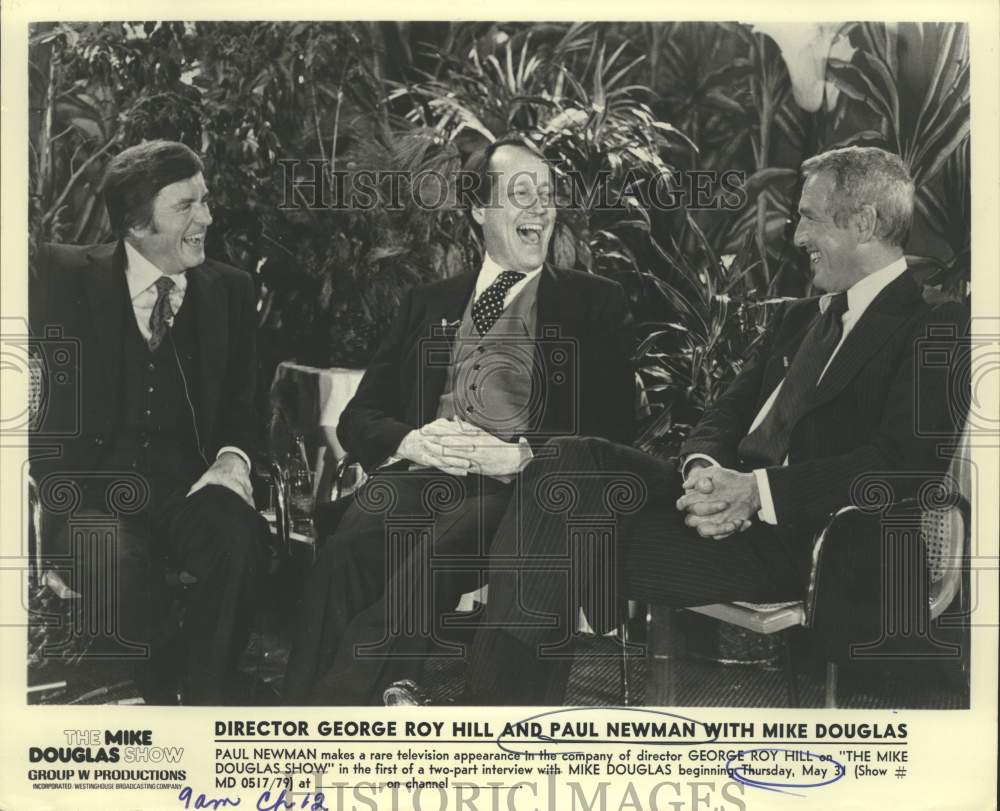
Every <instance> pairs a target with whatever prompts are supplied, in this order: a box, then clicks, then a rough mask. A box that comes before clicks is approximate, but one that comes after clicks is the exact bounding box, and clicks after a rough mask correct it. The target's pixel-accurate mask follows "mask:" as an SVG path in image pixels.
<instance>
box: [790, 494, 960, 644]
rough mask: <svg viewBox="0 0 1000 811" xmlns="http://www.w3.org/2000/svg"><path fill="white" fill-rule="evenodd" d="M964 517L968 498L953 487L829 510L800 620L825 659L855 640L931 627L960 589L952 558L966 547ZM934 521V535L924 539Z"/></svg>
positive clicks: (957, 568)
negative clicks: (933, 538) (816, 639)
mask: <svg viewBox="0 0 1000 811" xmlns="http://www.w3.org/2000/svg"><path fill="white" fill-rule="evenodd" d="M968 516H969V505H968V502H967V501H966V500H965V499H964V498H963V497H962V496H960V495H958V494H956V493H944V494H938V493H934V494H931V493H928V494H927V495H926V497H924V498H906V499H901V500H899V501H895V502H892V503H887V504H884V505H875V506H873V507H871V508H867V507H865V508H859V507H856V506H851V507H846V508H844V509H841V510H839V511H837V512H836V513H834V514H832V515H831V516H830V518H829V519H828V521H827V523H826V524H825V525H824V526H823V527H822V529H820V531H819V532H817V533H816V535H815V536H814V538H813V545H812V567H811V571H810V576H809V585H808V589H807V592H806V597H805V601H804V603H805V622H804V625H805V626H806V627H809V628H813V629H814V630H815V631H817V633H818V635H819V637H820V638H822V639H823V640H824V642H825V644H827V645H828V657H827V658H828V660H830V661H836V660H839V659H841V658H843V657H844V656H845V653H846V652H848V651H849V650H850V648H851V645H853V644H854V643H862V644H864V643H874V642H876V641H879V640H883V641H884V640H885V639H887V638H889V637H891V636H892V634H903V635H904V636H906V635H908V634H910V633H911V632H910V631H909V630H906V629H909V628H927V627H929V626H928V623H929V622H930V620H931V619H933V617H936V616H937V614H939V613H940V612H941V611H943V610H944V608H946V607H947V606H946V605H943V604H942V603H945V602H950V598H951V597H954V595H955V593H956V592H957V590H958V583H959V581H960V579H961V570H962V566H961V565H955V561H957V560H961V558H962V556H963V555H964V554H965V553H966V551H967V542H968V530H967V528H968ZM887 527H888V528H889V529H890V534H889V535H884V531H885V529H886V528H887ZM934 527H936V532H937V535H938V538H937V540H936V542H935V543H933V544H930V545H929V540H930V536H931V535H933V534H935V533H934V532H929V531H928V530H929V529H931V528H934ZM942 536H943V539H944V542H943V543H942ZM883 538H885V539H886V540H883ZM932 575H933V576H932ZM918 578H919V579H918ZM932 609H933V614H932V613H931V611H932ZM887 611H888V612H890V613H889V614H886V612H887ZM900 611H904V612H905V614H902V615H901V614H898V612H900ZM924 612H926V615H925V613H924ZM911 614H914V616H910V615H911ZM897 626H899V627H897ZM901 628H902V630H900V629H901ZM879 644H882V642H881V641H880V643H879ZM885 644H886V645H891V643H885Z"/></svg>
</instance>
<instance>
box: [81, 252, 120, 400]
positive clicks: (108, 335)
mask: <svg viewBox="0 0 1000 811" xmlns="http://www.w3.org/2000/svg"><path fill="white" fill-rule="evenodd" d="M87 258H88V259H89V260H90V265H89V266H88V267H87V269H86V273H87V276H88V278H87V283H86V291H87V305H88V307H89V317H90V322H91V324H92V325H93V328H94V333H95V334H96V335H97V349H98V352H97V356H98V357H99V358H101V359H102V361H103V363H102V367H103V373H104V375H105V380H106V384H107V390H108V391H112V392H116V391H117V389H118V382H119V381H120V380H121V364H122V334H123V333H122V328H123V327H124V321H123V316H124V313H125V306H124V305H125V301H127V299H128V286H127V283H126V281H125V246H124V244H123V243H121V242H119V243H112V244H110V245H100V246H98V247H96V248H94V249H93V250H91V251H90V252H88V254H87ZM123 291H124V292H123ZM123 299H124V300H123ZM108 399H109V401H110V402H111V403H117V401H118V398H117V397H109V398H108Z"/></svg>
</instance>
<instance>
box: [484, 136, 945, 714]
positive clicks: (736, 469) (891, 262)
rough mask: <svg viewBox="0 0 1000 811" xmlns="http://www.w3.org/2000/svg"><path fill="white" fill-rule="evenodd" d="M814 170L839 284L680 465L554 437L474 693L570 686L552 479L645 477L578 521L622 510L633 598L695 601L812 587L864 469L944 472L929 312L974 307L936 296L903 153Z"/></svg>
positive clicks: (691, 441) (808, 237)
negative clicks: (916, 260) (909, 252)
mask: <svg viewBox="0 0 1000 811" xmlns="http://www.w3.org/2000/svg"><path fill="white" fill-rule="evenodd" d="M802 171H803V174H804V177H805V183H804V187H803V190H802V195H801V200H800V203H799V217H800V221H799V224H798V228H797V230H796V232H795V243H796V245H798V246H799V247H800V248H802V249H803V250H805V251H807V252H808V254H809V260H810V264H811V266H812V268H813V271H814V278H813V283H814V284H815V286H816V287H818V288H819V289H820V290H823V291H825V292H826V295H823V296H821V297H819V298H809V299H804V300H801V301H797V302H792V303H790V304H788V305H787V306H785V307H784V308H783V309H782V310H781V311H779V312H778V313H777V315H776V316H775V318H774V320H773V322H772V323H771V324H770V326H769V329H768V331H767V334H766V336H765V340H764V341H763V343H762V345H761V347H760V350H759V351H758V352H757V354H756V355H755V357H753V358H752V359H751V360H750V361H749V362H747V364H746V365H745V366H744V368H743V370H742V371H741V373H740V374H739V375H738V376H737V378H736V379H735V381H734V382H733V384H732V385H731V386H730V387H729V389H728V390H727V391H726V392H725V394H724V395H723V396H722V397H721V398H720V399H719V400H718V401H717V402H715V403H714V404H713V405H712V406H711V407H710V408H709V409H708V410H707V412H706V413H705V415H704V416H703V418H702V419H701V421H700V422H699V423H698V424H697V426H696V427H695V428H694V430H693V431H692V433H691V435H690V437H689V438H688V439H687V441H686V443H685V445H684V446H683V449H682V456H681V459H682V465H681V471H680V474H681V475H678V471H677V470H676V469H675V467H674V466H673V465H672V464H669V463H667V462H666V461H664V460H660V459H656V458H653V457H651V456H649V455H647V454H644V453H641V452H639V451H637V450H635V449H632V448H628V447H624V446H621V445H616V444H614V443H610V442H607V441H605V440H602V439H593V438H586V439H557V440H555V441H554V442H553V443H552V444H553V445H554V446H555V449H556V453H555V454H554V455H551V456H548V457H546V458H538V459H536V460H535V461H533V462H532V463H531V465H529V466H528V468H527V469H526V471H525V472H524V473H523V474H522V481H523V487H524V491H525V501H524V503H523V504H519V505H518V510H517V511H515V510H513V509H511V510H508V512H507V514H506V515H505V516H504V519H503V520H502V522H501V523H500V527H499V530H498V533H497V537H496V538H495V540H494V543H493V547H492V551H493V555H494V556H495V561H496V565H497V566H498V567H500V568H504V569H510V568H511V560H510V556H513V555H516V557H517V559H518V560H519V561H520V563H519V564H517V565H518V566H520V567H521V569H522V571H521V572H520V583H519V588H518V589H517V591H516V593H515V590H514V589H504V590H500V589H497V588H493V589H491V593H490V600H489V604H488V606H487V612H486V613H487V620H488V622H487V629H486V630H482V631H480V632H479V633H478V634H477V637H476V640H475V643H474V645H473V651H472V656H471V660H472V665H471V668H470V675H469V695H468V697H467V700H468V701H469V702H470V703H473V702H481V703H487V704H489V703H499V704H504V703H524V704H537V703H559V702H560V701H561V699H562V694H563V689H564V687H565V683H566V678H567V676H568V670H569V661H570V660H569V659H568V658H566V653H567V647H566V642H567V640H569V634H568V632H567V629H568V628H569V626H570V624H571V623H572V621H573V620H574V618H575V611H576V605H575V603H574V602H573V601H572V600H570V599H568V598H567V590H566V588H565V587H564V586H563V585H562V583H563V582H564V580H565V575H566V573H565V571H564V569H565V566H564V565H562V564H556V565H553V564H550V563H546V561H547V560H548V561H551V560H559V559H560V558H562V559H566V558H567V557H568V556H567V553H566V546H567V544H568V543H570V544H571V543H573V541H571V540H569V538H568V536H569V535H570V533H569V532H568V526H567V521H568V518H567V516H568V514H569V513H568V510H567V508H566V507H565V504H566V502H567V499H566V498H562V499H561V500H560V499H553V498H552V493H551V491H552V489H553V488H554V487H557V486H561V487H564V488H565V487H566V486H567V485H566V482H570V485H569V486H570V487H572V488H573V489H574V491H575V499H576V500H575V503H576V504H580V505H600V504H602V499H603V503H607V501H606V496H605V495H604V493H605V489H606V488H607V486H608V481H607V480H606V478H601V477H598V476H595V475H594V474H595V472H597V471H601V472H603V473H604V474H606V476H610V477H612V478H614V477H615V476H617V477H619V478H620V479H621V480H622V482H623V483H624V484H626V485H628V486H629V487H631V489H632V494H631V497H630V498H628V499H624V500H621V504H620V506H619V507H618V508H617V509H614V510H606V511H605V513H606V514H602V515H601V516H598V517H593V516H592V517H590V518H589V519H587V518H584V519H583V520H582V526H579V524H581V521H580V520H579V519H578V521H577V523H578V526H577V527H575V531H576V532H577V534H578V535H579V534H581V533H582V534H586V531H587V528H588V526H589V525H593V526H596V525H597V524H598V523H599V521H598V519H600V520H601V521H603V522H604V523H603V525H606V524H607V523H608V521H609V520H610V521H611V522H612V523H613V524H614V535H615V538H614V540H613V542H612V543H613V546H614V549H613V550H612V553H611V554H608V555H607V556H606V558H607V559H610V560H614V561H616V564H617V566H616V572H615V573H614V574H611V573H610V572H608V573H607V576H608V577H609V579H610V580H611V581H612V582H613V583H614V584H616V585H617V586H618V588H619V589H620V591H621V593H622V594H623V595H624V596H625V597H629V598H635V599H639V600H643V601H647V602H650V603H656V604H665V605H671V606H693V605H704V604H710V603H715V602H720V601H732V600H748V601H757V602H761V601H763V602H770V601H780V600H795V599H801V598H802V597H803V596H804V593H805V586H806V583H807V578H808V572H809V569H810V553H811V545H810V540H811V538H812V536H813V533H814V532H815V531H816V530H817V529H818V528H819V527H820V526H822V525H823V523H824V521H825V520H826V518H827V517H828V516H829V514H830V513H831V512H832V511H835V510H837V509H839V508H842V507H844V506H846V505H849V504H851V503H852V502H853V501H855V500H856V498H857V496H856V495H855V493H853V492H852V487H853V486H854V485H855V483H856V482H857V481H858V479H859V477H861V476H863V475H864V474H870V473H883V472H884V473H885V475H887V476H891V475H892V474H893V473H901V474H904V475H901V476H900V477H899V479H900V484H901V487H900V488H897V492H898V493H900V494H902V495H907V494H912V493H915V492H916V490H917V488H918V487H919V486H920V484H921V482H926V481H927V479H928V478H931V477H933V476H934V475H935V473H936V472H943V470H944V467H945V465H946V458H945V457H943V456H942V455H939V453H938V446H939V443H940V441H941V437H942V436H947V435H949V434H951V435H954V434H955V433H956V432H957V428H958V426H956V425H955V422H956V420H958V419H960V417H959V416H957V415H956V413H955V409H954V408H952V404H950V403H949V394H950V392H949V391H948V390H947V389H945V388H940V389H930V390H928V389H927V388H924V387H921V386H920V382H921V381H920V378H919V376H918V374H917V365H916V358H917V350H918V346H919V340H920V338H921V337H925V336H926V335H927V330H928V325H930V324H936V323H944V324H948V325H954V324H956V323H959V322H960V321H961V319H962V312H961V310H962V308H961V307H959V306H958V305H955V308H956V309H954V310H953V309H952V308H951V307H950V306H949V307H945V308H942V309H940V310H938V311H934V310H932V309H931V308H930V307H929V306H928V305H926V304H925V303H924V301H923V299H922V296H921V288H920V286H919V285H918V283H917V282H916V281H915V280H914V279H913V277H912V276H911V274H910V273H909V272H908V271H907V266H906V260H905V258H904V255H903V243H904V241H905V239H906V236H907V233H908V231H909V228H910V223H911V220H912V212H913V183H912V181H911V179H910V177H909V174H908V172H907V170H906V168H905V166H904V165H903V163H902V161H901V160H900V159H899V158H898V157H896V156H895V155H891V154H889V153H887V152H884V151H882V150H879V149H871V148H848V149H840V150H834V151H831V152H828V153H824V154H821V155H818V156H816V157H814V158H811V159H810V160H808V161H806V162H805V163H804V164H803V166H802ZM916 398H920V405H921V408H920V420H921V424H920V430H918V426H917V423H916V414H917V409H916V408H915V402H916ZM904 472H905V473H904ZM909 473H916V474H917V475H915V476H912V475H906V474H909ZM904 491H907V492H904ZM612 516H613V517H612ZM588 522H589V523H588ZM497 628H502V629H503V630H500V631H497V630H495V629H497ZM546 649H547V650H546ZM553 651H555V652H556V653H558V654H562V656H561V657H560V656H557V655H553Z"/></svg>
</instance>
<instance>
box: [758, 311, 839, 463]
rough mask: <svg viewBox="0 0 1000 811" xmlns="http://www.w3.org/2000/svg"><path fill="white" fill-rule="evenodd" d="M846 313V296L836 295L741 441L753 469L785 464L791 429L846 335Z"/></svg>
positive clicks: (804, 340)
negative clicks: (765, 408)
mask: <svg viewBox="0 0 1000 811" xmlns="http://www.w3.org/2000/svg"><path fill="white" fill-rule="evenodd" d="M846 311H847V293H837V294H836V295H835V296H833V298H831V299H830V304H829V306H827V308H826V312H825V313H823V315H821V316H820V317H819V318H818V319H817V320H816V322H815V323H814V324H813V326H812V328H811V329H810V330H809V332H808V333H807V334H806V337H805V338H804V339H803V341H802V345H801V346H800V347H799V351H798V352H796V353H795V359H794V360H793V361H792V365H791V366H790V367H789V369H788V372H787V374H786V375H785V381H784V383H782V384H781V391H779V392H778V396H777V397H776V398H775V400H774V403H773V404H772V405H771V410H770V411H768V412H767V416H765V417H764V419H763V420H761V423H760V425H758V426H757V427H756V428H754V429H753V430H752V431H751V432H750V433H749V434H747V435H746V436H745V437H744V438H743V441H742V442H740V444H739V448H738V452H739V455H740V458H741V459H743V460H744V461H746V462H747V463H749V464H751V465H753V466H754V467H759V466H765V467H766V466H768V465H781V464H784V461H785V457H786V456H787V455H788V443H789V441H790V439H791V433H792V429H793V428H794V427H795V423H796V422H798V420H799V418H800V417H801V416H802V413H803V411H804V410H805V408H806V406H807V405H808V403H809V400H810V398H811V397H812V395H813V392H815V391H816V384H817V383H818V382H819V378H820V374H821V373H822V371H823V369H825V368H826V364H827V362H828V361H829V360H830V355H831V354H832V353H833V350H834V349H835V348H836V346H837V344H838V342H839V341H840V336H841V335H843V331H844V327H843V324H842V323H841V316H842V315H843V314H844V313H845V312H846Z"/></svg>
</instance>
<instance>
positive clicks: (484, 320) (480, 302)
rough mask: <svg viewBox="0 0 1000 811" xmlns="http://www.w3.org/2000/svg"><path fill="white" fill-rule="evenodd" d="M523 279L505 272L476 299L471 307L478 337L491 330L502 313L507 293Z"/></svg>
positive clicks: (515, 273)
mask: <svg viewBox="0 0 1000 811" xmlns="http://www.w3.org/2000/svg"><path fill="white" fill-rule="evenodd" d="M523 278H524V274H523V273H518V272H517V271H516V270H505V271H504V272H503V273H501V274H500V275H499V276H497V279H496V281H495V282H493V284H491V285H490V286H489V287H487V288H486V289H485V290H484V291H483V293H482V295H481V296H480V297H479V298H478V299H476V303H475V304H473V305H472V323H473V324H475V325H476V330H478V332H479V334H480V335H485V334H486V333H487V332H489V331H490V330H491V329H492V328H493V325H494V324H495V323H496V322H497V319H498V318H499V317H500V313H502V312H503V300H504V297H505V296H506V295H507V292H508V291H509V290H510V289H511V288H512V287H513V286H514V285H515V284H517V283H518V282H519V281H521V279H523Z"/></svg>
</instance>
